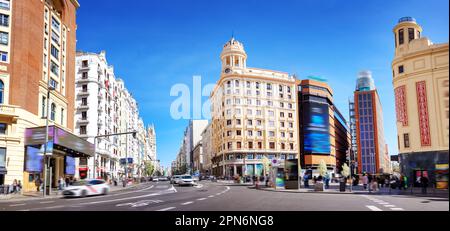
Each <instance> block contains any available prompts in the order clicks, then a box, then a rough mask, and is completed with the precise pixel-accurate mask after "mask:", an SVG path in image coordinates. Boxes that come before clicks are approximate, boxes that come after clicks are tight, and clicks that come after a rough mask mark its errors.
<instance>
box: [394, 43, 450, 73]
mask: <svg viewBox="0 0 450 231" xmlns="http://www.w3.org/2000/svg"><path fill="white" fill-rule="evenodd" d="M433 46H434V47H433ZM433 46H430V47H429V48H427V49H424V50H419V51H414V52H410V53H406V54H403V55H401V56H395V57H394V60H393V61H392V67H394V66H395V64H397V63H399V62H403V61H405V60H406V59H412V58H415V57H418V56H423V55H428V54H433V53H439V52H448V43H442V44H436V45H433Z"/></svg>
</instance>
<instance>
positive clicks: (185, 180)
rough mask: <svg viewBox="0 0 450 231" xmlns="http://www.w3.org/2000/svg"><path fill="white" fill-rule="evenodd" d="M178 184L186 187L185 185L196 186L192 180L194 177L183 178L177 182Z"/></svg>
mask: <svg viewBox="0 0 450 231" xmlns="http://www.w3.org/2000/svg"><path fill="white" fill-rule="evenodd" d="M177 184H178V185H179V186H184V185H188V186H194V185H195V183H194V179H192V176H181V177H180V179H179V180H178V181H177Z"/></svg>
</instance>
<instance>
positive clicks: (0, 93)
mask: <svg viewBox="0 0 450 231" xmlns="http://www.w3.org/2000/svg"><path fill="white" fill-rule="evenodd" d="M4 94H5V85H4V84H3V81H1V80H0V104H3V103H4V102H3V101H4V96H3V95H4Z"/></svg>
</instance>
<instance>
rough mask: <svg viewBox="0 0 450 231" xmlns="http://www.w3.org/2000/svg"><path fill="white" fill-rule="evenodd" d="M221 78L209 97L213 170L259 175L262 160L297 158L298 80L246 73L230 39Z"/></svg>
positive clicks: (239, 47) (238, 50) (242, 53)
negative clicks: (265, 158)
mask: <svg viewBox="0 0 450 231" xmlns="http://www.w3.org/2000/svg"><path fill="white" fill-rule="evenodd" d="M220 58H221V60H222V73H221V76H220V79H219V81H218V82H217V85H216V88H215V89H214V90H213V92H212V93H211V108H212V110H211V111H212V125H211V126H212V145H213V147H212V153H213V154H212V157H213V159H212V168H213V174H214V175H216V176H228V177H230V176H236V175H240V176H243V175H249V176H251V175H261V174H263V164H262V160H263V157H267V158H269V159H281V160H284V159H295V158H297V157H298V133H297V130H298V123H297V114H296V113H297V112H296V108H297V90H296V81H295V77H294V76H291V75H289V74H287V73H284V72H278V71H271V70H263V69H257V68H249V67H247V64H246V61H247V54H246V52H245V50H244V46H243V45H242V43H240V42H239V41H237V40H235V39H234V38H232V39H231V40H230V41H228V42H227V43H226V44H225V45H224V47H223V50H222V53H221V57H220Z"/></svg>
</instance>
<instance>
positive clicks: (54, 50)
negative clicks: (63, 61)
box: [50, 45, 59, 59]
mask: <svg viewBox="0 0 450 231" xmlns="http://www.w3.org/2000/svg"><path fill="white" fill-rule="evenodd" d="M50 49H51V50H50V52H51V54H52V56H53V57H55V58H56V59H59V50H58V48H56V47H55V46H53V45H52V46H51V48H50Z"/></svg>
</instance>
